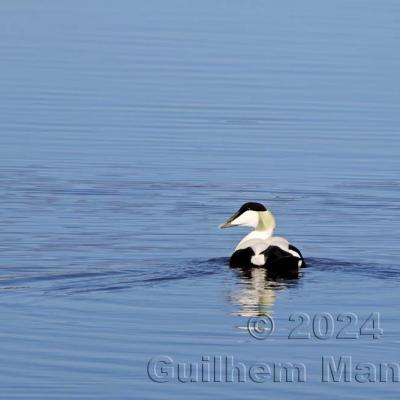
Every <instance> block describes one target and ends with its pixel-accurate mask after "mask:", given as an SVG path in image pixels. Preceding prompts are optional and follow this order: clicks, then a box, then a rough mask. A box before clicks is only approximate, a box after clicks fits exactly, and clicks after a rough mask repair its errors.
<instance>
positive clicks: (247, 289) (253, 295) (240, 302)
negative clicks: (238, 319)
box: [229, 268, 301, 317]
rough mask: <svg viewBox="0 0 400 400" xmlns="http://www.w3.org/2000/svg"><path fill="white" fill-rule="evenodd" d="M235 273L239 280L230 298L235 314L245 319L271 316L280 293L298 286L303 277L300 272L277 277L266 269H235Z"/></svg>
mask: <svg viewBox="0 0 400 400" xmlns="http://www.w3.org/2000/svg"><path fill="white" fill-rule="evenodd" d="M234 272H235V273H236V274H237V275H238V277H239V279H238V281H237V282H236V285H235V286H234V287H233V288H232V290H231V292H230V295H229V298H230V301H231V302H232V303H233V304H234V305H235V306H236V307H237V309H236V310H235V312H234V314H235V315H240V316H243V317H257V316H265V315H271V314H272V308H273V305H274V303H275V301H276V297H277V295H278V293H279V291H281V290H285V289H287V288H288V287H291V286H295V285H297V283H298V279H299V278H300V276H301V275H300V272H298V271H296V272H293V273H290V274H285V275H277V274H276V273H271V272H268V271H267V270H266V269H265V268H235V269H234Z"/></svg>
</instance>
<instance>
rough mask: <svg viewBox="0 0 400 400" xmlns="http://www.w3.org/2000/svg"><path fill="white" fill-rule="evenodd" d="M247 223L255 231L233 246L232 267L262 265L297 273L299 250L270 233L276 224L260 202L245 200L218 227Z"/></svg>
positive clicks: (302, 262)
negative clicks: (247, 201)
mask: <svg viewBox="0 0 400 400" xmlns="http://www.w3.org/2000/svg"><path fill="white" fill-rule="evenodd" d="M233 226H247V227H251V228H253V229H254V230H253V231H252V232H250V233H249V234H248V235H246V236H245V237H244V238H243V239H242V240H241V241H240V242H239V244H238V245H237V246H236V248H235V251H234V253H233V254H232V256H231V259H230V266H231V267H264V268H267V269H268V271H271V272H277V273H279V272H282V273H287V272H296V271H298V270H299V269H300V268H301V267H304V266H305V262H304V259H303V256H302V254H301V253H300V251H299V250H298V249H297V248H296V247H295V246H293V245H292V244H290V243H289V242H288V241H287V240H286V239H284V238H282V237H279V236H272V234H273V232H274V229H275V226H276V223H275V218H274V216H273V215H272V213H271V212H270V211H269V210H267V209H266V208H265V207H264V206H263V205H262V204H260V203H253V202H250V203H245V204H243V205H242V207H240V209H239V211H237V212H236V213H235V214H233V215H232V216H231V217H230V218H229V219H228V220H227V221H226V222H225V223H223V224H222V225H220V228H229V227H233Z"/></svg>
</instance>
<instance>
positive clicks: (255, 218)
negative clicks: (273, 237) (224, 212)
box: [219, 202, 276, 231]
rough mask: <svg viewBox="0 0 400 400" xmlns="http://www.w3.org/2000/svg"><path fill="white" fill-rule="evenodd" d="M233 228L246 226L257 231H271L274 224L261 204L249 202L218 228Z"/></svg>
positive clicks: (272, 218)
mask: <svg viewBox="0 0 400 400" xmlns="http://www.w3.org/2000/svg"><path fill="white" fill-rule="evenodd" d="M233 226H248V227H250V228H254V229H256V230H258V231H273V230H274V229H275V226H276V223H275V218H274V216H273V215H272V213H271V211H268V210H267V209H266V208H265V207H264V206H263V205H262V204H261V203H254V202H249V203H245V204H243V205H242V207H240V208H239V210H238V211H237V212H236V213H235V214H233V215H232V216H231V217H230V218H228V219H227V220H226V221H225V222H224V223H223V224H222V225H220V226H219V227H220V228H221V229H223V228H230V227H233Z"/></svg>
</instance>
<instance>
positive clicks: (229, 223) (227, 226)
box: [219, 212, 239, 229]
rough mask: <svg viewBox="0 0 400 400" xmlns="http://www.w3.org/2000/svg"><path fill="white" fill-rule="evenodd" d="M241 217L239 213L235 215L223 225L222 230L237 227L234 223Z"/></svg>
mask: <svg viewBox="0 0 400 400" xmlns="http://www.w3.org/2000/svg"><path fill="white" fill-rule="evenodd" d="M238 216H239V213H238V212H237V213H235V214H233V215H232V217H230V218H228V219H227V220H226V221H225V222H224V223H223V224H221V225H220V226H219V228H220V229H224V228H231V227H232V226H237V225H236V224H235V223H233V221H234V220H235V219H236V218H237V217H238Z"/></svg>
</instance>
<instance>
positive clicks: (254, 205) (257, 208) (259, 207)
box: [239, 201, 267, 214]
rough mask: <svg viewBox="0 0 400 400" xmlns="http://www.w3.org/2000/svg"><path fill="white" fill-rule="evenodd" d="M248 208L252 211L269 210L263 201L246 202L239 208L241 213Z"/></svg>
mask: <svg viewBox="0 0 400 400" xmlns="http://www.w3.org/2000/svg"><path fill="white" fill-rule="evenodd" d="M248 210H251V211H267V209H266V208H265V207H264V206H263V205H262V204H261V203H255V202H252V201H250V202H248V203H244V204H243V205H242V207H240V209H239V214H242V213H244V212H246V211H248Z"/></svg>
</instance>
